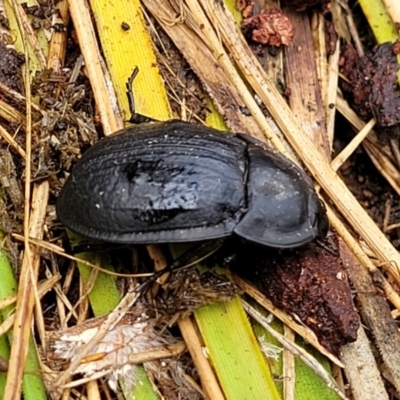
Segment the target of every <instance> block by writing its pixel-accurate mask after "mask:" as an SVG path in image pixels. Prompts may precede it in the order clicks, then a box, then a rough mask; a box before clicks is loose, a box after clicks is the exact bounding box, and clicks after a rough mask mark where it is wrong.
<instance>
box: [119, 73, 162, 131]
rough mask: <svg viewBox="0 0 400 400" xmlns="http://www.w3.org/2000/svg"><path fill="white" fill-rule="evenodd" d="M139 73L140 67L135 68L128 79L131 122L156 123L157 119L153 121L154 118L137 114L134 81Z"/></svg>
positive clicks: (127, 87)
mask: <svg viewBox="0 0 400 400" xmlns="http://www.w3.org/2000/svg"><path fill="white" fill-rule="evenodd" d="M138 73H139V67H138V66H135V68H134V69H133V71H132V74H131V76H130V77H129V78H128V81H127V82H126V84H125V86H126V95H127V96H128V103H129V111H130V113H131V117H130V118H129V122H132V124H142V123H144V122H151V121H155V119H153V118H150V117H146V116H145V115H142V114H138V113H136V110H135V108H136V107H135V96H134V95H133V80H134V79H135V78H136V76H137V75H138Z"/></svg>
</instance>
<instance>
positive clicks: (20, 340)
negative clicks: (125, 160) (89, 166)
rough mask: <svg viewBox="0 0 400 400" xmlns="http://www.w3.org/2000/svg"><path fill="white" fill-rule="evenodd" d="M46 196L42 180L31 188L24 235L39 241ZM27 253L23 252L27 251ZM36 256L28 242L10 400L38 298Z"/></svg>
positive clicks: (8, 390)
mask: <svg viewBox="0 0 400 400" xmlns="http://www.w3.org/2000/svg"><path fill="white" fill-rule="evenodd" d="M48 196H49V184H48V182H47V181H44V182H43V183H41V184H40V185H35V186H34V189H33V195H32V202H33V203H32V211H31V218H30V223H29V232H28V231H27V232H26V234H27V235H28V234H29V236H32V237H36V238H39V239H41V238H42V236H43V225H44V221H45V216H46V207H47V201H48ZM28 249H29V250H30V251H27V250H28ZM39 262H40V256H39V252H38V251H36V250H35V249H33V248H32V249H30V246H29V243H28V245H27V246H26V247H25V252H24V257H23V260H22V268H21V275H20V280H19V288H18V295H17V304H16V312H15V324H14V329H13V337H14V341H13V345H12V347H11V354H10V364H9V370H8V374H7V384H6V389H5V392H4V396H5V398H7V399H10V400H14V399H15V400H17V399H19V398H20V389H21V388H20V385H21V380H22V374H23V368H24V360H25V357H26V354H27V348H28V343H29V337H30V333H31V321H32V312H33V306H34V301H35V298H38V296H37V294H36V295H35V291H36V290H37V287H36V282H37V275H38V271H39Z"/></svg>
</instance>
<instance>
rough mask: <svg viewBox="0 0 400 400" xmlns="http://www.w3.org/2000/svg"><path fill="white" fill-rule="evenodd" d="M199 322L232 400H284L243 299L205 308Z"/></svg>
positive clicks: (214, 363) (212, 359) (196, 314)
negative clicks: (279, 392)
mask: <svg viewBox="0 0 400 400" xmlns="http://www.w3.org/2000/svg"><path fill="white" fill-rule="evenodd" d="M195 318H196V322H197V325H198V327H199V330H200V332H201V335H202V337H203V340H204V342H205V344H206V346H207V349H208V353H209V357H210V359H211V361H212V364H213V365H214V367H215V370H216V373H217V376H218V379H219V381H220V384H221V387H222V389H223V391H224V394H225V396H226V398H227V399H228V400H243V399H263V400H269V399H271V400H277V399H280V396H279V394H278V391H277V388H276V386H275V383H274V381H273V379H272V376H271V372H270V370H269V368H268V365H267V364H266V361H265V358H264V356H263V354H262V353H261V350H260V347H259V344H258V341H257V339H256V337H255V336H254V333H253V330H252V328H251V326H250V323H249V321H248V319H247V316H246V314H245V312H244V310H243V308H242V306H241V302H240V299H239V298H235V299H233V300H231V301H230V302H226V303H219V304H214V305H211V306H206V307H202V308H200V309H199V310H197V311H196V312H195Z"/></svg>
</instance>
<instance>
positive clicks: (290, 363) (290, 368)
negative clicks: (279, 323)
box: [282, 325, 296, 400]
mask: <svg viewBox="0 0 400 400" xmlns="http://www.w3.org/2000/svg"><path fill="white" fill-rule="evenodd" d="M283 329H284V334H283V336H284V338H285V339H286V340H287V341H289V342H292V343H294V342H295V339H296V334H295V333H294V331H293V330H292V329H290V328H289V327H288V326H287V325H284V327H283ZM295 371H296V370H295V358H294V354H293V353H292V352H291V351H290V350H288V349H286V348H284V349H283V368H282V375H283V376H284V377H285V379H284V381H283V398H284V399H285V400H295V398H296V397H295V385H296V372H295Z"/></svg>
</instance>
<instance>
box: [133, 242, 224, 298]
mask: <svg viewBox="0 0 400 400" xmlns="http://www.w3.org/2000/svg"><path fill="white" fill-rule="evenodd" d="M223 242H224V240H223V239H220V240H217V241H214V242H212V244H210V242H209V241H208V242H202V243H200V244H198V245H196V246H194V247H192V248H191V249H189V250H188V251H185V252H184V253H183V254H181V255H180V256H179V257H178V258H177V259H176V260H175V261H174V262H172V263H171V264H169V265H167V266H166V267H165V268H164V269H162V270H160V271H157V272H155V273H154V274H153V275H152V276H151V277H150V278H148V279H146V280H145V281H144V282H143V283H142V284H140V285H139V286H138V287H137V288H136V289H135V291H136V292H143V291H147V290H148V289H149V287H150V285H152V284H153V283H154V282H156V281H157V279H159V278H161V277H162V276H163V275H164V274H166V273H171V272H173V271H176V270H178V269H183V268H189V267H192V266H193V265H195V264H197V263H199V262H201V261H203V260H205V259H206V258H208V257H210V256H211V255H212V254H214V253H215V252H216V251H217V250H219V249H220V248H221V246H222V245H223ZM210 246H212V247H211V249H210Z"/></svg>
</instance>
